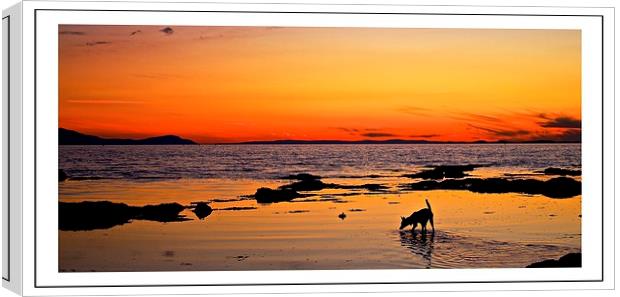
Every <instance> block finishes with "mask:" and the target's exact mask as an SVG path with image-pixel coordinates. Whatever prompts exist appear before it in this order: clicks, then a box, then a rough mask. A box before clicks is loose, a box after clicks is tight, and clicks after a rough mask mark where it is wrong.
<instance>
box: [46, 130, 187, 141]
mask: <svg viewBox="0 0 620 297" xmlns="http://www.w3.org/2000/svg"><path fill="white" fill-rule="evenodd" d="M58 144H59V145H178V144H196V142H194V141H192V140H189V139H184V138H181V137H179V136H176V135H164V136H157V137H150V138H144V139H123V138H102V137H99V136H93V135H87V134H82V133H80V132H77V131H73V130H68V129H64V128H58Z"/></svg>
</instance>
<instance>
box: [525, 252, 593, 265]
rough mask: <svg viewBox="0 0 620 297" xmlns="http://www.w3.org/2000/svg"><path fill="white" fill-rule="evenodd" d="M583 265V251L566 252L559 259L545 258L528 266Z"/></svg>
mask: <svg viewBox="0 0 620 297" xmlns="http://www.w3.org/2000/svg"><path fill="white" fill-rule="evenodd" d="M554 267H581V253H570V254H566V255H564V256H562V257H560V259H558V260H553V259H550V260H544V261H540V262H536V263H532V264H530V265H527V266H526V268H554Z"/></svg>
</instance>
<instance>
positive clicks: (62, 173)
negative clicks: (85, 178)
mask: <svg viewBox="0 0 620 297" xmlns="http://www.w3.org/2000/svg"><path fill="white" fill-rule="evenodd" d="M67 179H69V176H68V175H67V173H66V172H65V171H64V170H62V169H58V181H59V182H61V181H66V180H67Z"/></svg>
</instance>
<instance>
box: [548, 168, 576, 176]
mask: <svg viewBox="0 0 620 297" xmlns="http://www.w3.org/2000/svg"><path fill="white" fill-rule="evenodd" d="M542 173H543V174H545V175H561V176H580V175H581V170H572V169H563V168H556V167H549V168H546V169H545V170H543V171H542Z"/></svg>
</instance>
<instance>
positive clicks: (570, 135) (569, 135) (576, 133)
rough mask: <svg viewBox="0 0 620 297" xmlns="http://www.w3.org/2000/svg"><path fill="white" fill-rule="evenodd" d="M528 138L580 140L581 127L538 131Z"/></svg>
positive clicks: (561, 140) (534, 139) (558, 140)
mask: <svg viewBox="0 0 620 297" xmlns="http://www.w3.org/2000/svg"><path fill="white" fill-rule="evenodd" d="M529 140H533V141H537V140H538V141H540V140H551V141H557V142H581V129H566V130H565V131H562V132H560V133H548V132H543V133H538V134H535V135H533V136H532V137H531V138H530V139H529Z"/></svg>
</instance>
